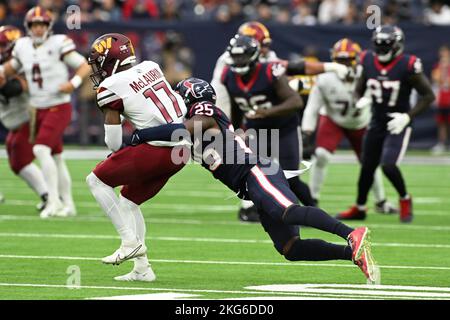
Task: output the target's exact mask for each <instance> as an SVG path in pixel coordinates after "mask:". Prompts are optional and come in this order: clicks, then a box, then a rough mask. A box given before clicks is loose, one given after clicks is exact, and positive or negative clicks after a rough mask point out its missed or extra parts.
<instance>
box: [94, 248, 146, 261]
mask: <svg viewBox="0 0 450 320" xmlns="http://www.w3.org/2000/svg"><path fill="white" fill-rule="evenodd" d="M146 253H147V247H146V246H145V245H143V244H142V243H137V242H136V244H135V245H132V246H124V245H122V246H120V248H119V249H117V250H116V251H115V252H114V253H113V254H112V255H110V256H107V257H104V258H103V259H102V262H103V263H105V264H113V265H119V264H121V263H122V262H124V261H127V260H130V259H133V258H137V257H141V256H143V255H145V254H146Z"/></svg>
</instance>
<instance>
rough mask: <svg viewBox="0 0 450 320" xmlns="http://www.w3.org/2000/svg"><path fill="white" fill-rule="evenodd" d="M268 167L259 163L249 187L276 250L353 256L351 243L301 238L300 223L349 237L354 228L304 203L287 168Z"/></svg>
mask: <svg viewBox="0 0 450 320" xmlns="http://www.w3.org/2000/svg"><path fill="white" fill-rule="evenodd" d="M268 170H269V169H268V167H267V166H263V165H256V166H254V167H253V168H252V169H251V172H250V173H249V175H248V177H247V181H246V182H247V191H248V195H249V197H250V199H251V200H252V201H253V203H254V204H255V205H256V207H257V208H258V212H259V214H260V217H261V224H262V226H263V227H264V230H265V231H266V232H267V233H268V234H269V236H270V238H271V239H272V241H273V243H274V246H275V248H276V250H277V251H278V252H279V253H280V254H282V255H284V256H285V257H286V259H288V260H292V261H297V260H335V259H344V260H351V253H352V251H351V249H350V247H349V246H342V245H335V244H332V243H328V242H325V241H323V240H318V239H309V240H302V239H300V234H299V231H300V228H299V225H304V226H310V227H314V228H317V229H320V230H323V231H326V232H330V233H333V234H337V235H339V236H340V237H342V238H344V239H346V238H347V237H348V235H349V234H350V233H351V232H352V231H353V229H352V228H350V227H348V226H346V225H345V224H343V223H342V222H340V221H338V220H336V219H334V218H333V217H331V216H329V215H328V214H327V213H326V212H324V211H323V210H321V209H318V208H314V207H302V206H300V205H298V204H297V203H298V199H297V197H296V196H295V194H294V193H293V192H292V191H291V189H290V187H289V184H288V182H287V180H286V179H285V177H284V174H283V172H282V171H281V170H280V169H279V168H278V170H276V172H275V174H273V171H272V170H271V172H270V173H271V174H266V172H268Z"/></svg>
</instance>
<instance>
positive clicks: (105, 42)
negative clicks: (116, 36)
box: [92, 37, 112, 53]
mask: <svg viewBox="0 0 450 320" xmlns="http://www.w3.org/2000/svg"><path fill="white" fill-rule="evenodd" d="M111 46H112V38H111V37H108V38H106V39H100V40H99V41H97V42H95V43H94V44H93V45H92V47H93V48H94V49H95V51H97V52H98V53H104V52H105V51H106V50H108V49H111Z"/></svg>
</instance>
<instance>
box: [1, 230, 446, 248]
mask: <svg viewBox="0 0 450 320" xmlns="http://www.w3.org/2000/svg"><path fill="white" fill-rule="evenodd" d="M0 237H5V238H61V239H90V240H95V239H97V240H115V239H119V237H118V236H115V235H94V234H60V233H12V232H0ZM146 239H148V240H157V241H180V242H209V243H238V244H242V243H246V244H270V243H272V241H271V240H258V239H235V238H234V239H227V238H198V237H170V236H164V237H155V236H149V237H146ZM339 243H340V242H336V244H339ZM372 246H374V247H401V248H427V249H431V248H433V249H450V245H449V244H434V243H433V244H427V243H390V242H387V243H379V242H372Z"/></svg>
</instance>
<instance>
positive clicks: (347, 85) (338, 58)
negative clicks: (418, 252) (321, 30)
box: [301, 38, 397, 213]
mask: <svg viewBox="0 0 450 320" xmlns="http://www.w3.org/2000/svg"><path fill="white" fill-rule="evenodd" d="M360 52H361V48H360V46H359V45H358V44H357V43H355V42H353V41H352V40H350V39H347V38H344V39H341V40H339V41H338V42H336V44H335V45H334V46H333V48H332V50H331V58H332V60H333V61H335V62H338V63H342V64H345V65H347V66H348V67H350V68H351V70H353V75H351V76H348V77H345V78H340V77H338V76H337V75H336V74H335V73H323V74H321V75H319V76H318V77H317V81H316V84H315V86H314V87H313V89H312V91H311V94H310V96H309V100H308V103H307V105H306V109H305V112H304V115H303V120H302V125H301V128H302V131H303V136H304V137H305V139H304V142H305V144H306V145H305V148H309V145H312V141H311V140H312V133H313V132H314V131H315V129H316V124H317V122H319V125H318V129H317V135H316V148H315V150H314V157H313V160H312V167H311V175H310V183H309V187H310V189H311V193H312V196H313V197H314V198H315V199H318V198H319V196H320V190H321V188H322V185H323V181H324V179H325V174H326V167H327V165H328V162H329V161H330V159H331V156H332V154H333V153H334V151H335V150H336V149H337V147H338V145H339V143H340V142H341V140H342V138H343V137H344V136H345V137H346V138H347V139H348V140H349V142H350V144H351V146H352V148H353V150H354V151H355V153H356V156H357V157H358V159H359V158H360V155H361V148H362V140H363V136H364V133H365V132H366V127H367V125H368V124H369V120H370V116H371V111H370V105H366V106H362V107H359V106H356V105H355V103H354V100H353V93H354V91H355V86H356V79H357V77H358V73H360V72H361V69H360V68H361V66H359V65H358V64H357V58H358V55H359V54H360ZM319 115H320V118H319V120H318V117H319ZM373 191H374V196H375V207H376V211H378V212H380V213H396V212H397V210H396V209H395V208H394V207H393V206H392V205H391V204H390V203H389V202H387V201H386V195H385V191H384V186H383V180H382V176H381V171H380V170H377V171H376V173H375V180H374V185H373Z"/></svg>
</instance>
